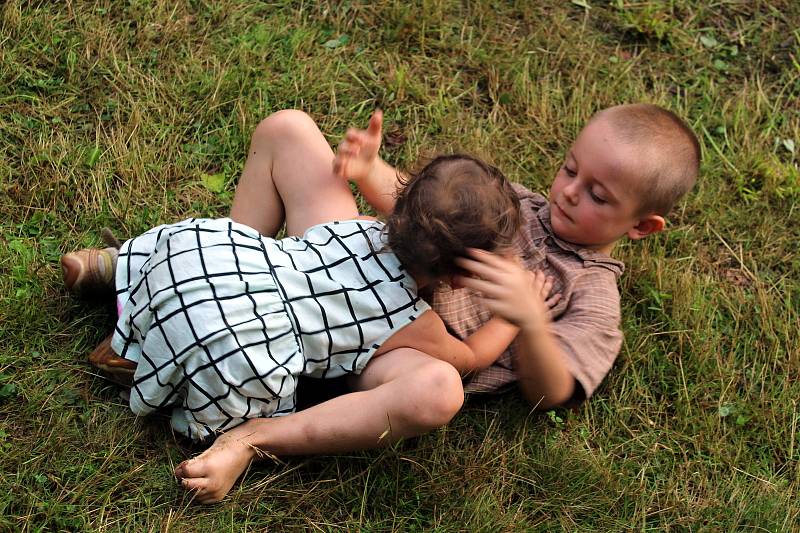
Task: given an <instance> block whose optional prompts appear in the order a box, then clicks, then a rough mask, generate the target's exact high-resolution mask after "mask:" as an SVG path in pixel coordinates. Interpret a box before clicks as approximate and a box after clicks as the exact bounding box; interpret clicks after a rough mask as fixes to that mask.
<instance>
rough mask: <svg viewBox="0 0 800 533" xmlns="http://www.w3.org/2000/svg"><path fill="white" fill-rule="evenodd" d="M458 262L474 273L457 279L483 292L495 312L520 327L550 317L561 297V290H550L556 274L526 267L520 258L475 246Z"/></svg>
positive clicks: (460, 282) (488, 304) (458, 281)
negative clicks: (504, 255) (550, 275)
mask: <svg viewBox="0 0 800 533" xmlns="http://www.w3.org/2000/svg"><path fill="white" fill-rule="evenodd" d="M456 263H457V264H458V266H460V267H461V268H463V269H465V270H466V271H467V272H469V273H471V274H472V276H458V277H457V279H456V280H455V281H456V282H457V283H459V284H461V285H462V286H464V287H469V288H471V289H474V290H476V291H478V292H480V293H481V296H482V298H483V300H484V303H485V304H486V307H487V308H488V309H489V310H490V311H491V312H492V313H493V314H494V315H496V316H499V317H501V318H503V319H505V320H507V321H508V322H510V323H512V324H514V325H516V326H518V327H520V328H523V329H525V328H526V327H527V326H529V325H532V324H535V325H540V324H541V323H542V322H544V321H547V320H549V311H550V309H552V308H553V306H555V305H556V304H557V303H558V301H559V300H560V299H561V295H560V294H553V295H551V294H550V293H551V291H552V289H553V280H552V278H549V277H548V276H545V274H544V273H543V272H541V271H536V272H530V271H528V270H526V269H525V267H524V266H523V265H522V264H521V263H520V261H519V260H518V259H517V258H508V257H503V256H501V255H497V254H493V253H490V252H486V251H483V250H475V249H471V250H469V256H468V257H463V258H458V259H456Z"/></svg>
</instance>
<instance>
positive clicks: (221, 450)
mask: <svg viewBox="0 0 800 533" xmlns="http://www.w3.org/2000/svg"><path fill="white" fill-rule="evenodd" d="M242 429H243V428H241V426H240V427H239V428H234V429H232V430H230V431H228V432H227V433H223V434H222V435H220V436H219V437H217V440H215V441H214V444H212V445H211V447H210V448H209V449H207V450H206V451H204V452H203V453H201V454H200V455H198V456H197V457H194V458H192V459H188V460H186V461H184V462H182V463H181V464H179V465H178V467H177V468H176V469H175V477H177V478H178V481H180V483H181V486H182V487H183V488H184V489H186V490H188V491H190V492H194V493H195V498H196V499H197V501H199V502H200V503H206V504H207V503H216V502H218V501H220V500H222V499H223V498H224V497H225V495H226V494H228V492H229V491H230V490H231V487H233V484H234V483H236V480H237V479H239V476H241V475H242V474H243V473H244V471H245V470H247V467H248V466H250V463H251V462H252V461H253V459H255V457H256V455H257V454H258V450H257V449H256V448H255V447H254V446H252V445H251V444H249V443H248V441H247V437H249V436H250V434H251V431H249V430H247V429H244V431H242Z"/></svg>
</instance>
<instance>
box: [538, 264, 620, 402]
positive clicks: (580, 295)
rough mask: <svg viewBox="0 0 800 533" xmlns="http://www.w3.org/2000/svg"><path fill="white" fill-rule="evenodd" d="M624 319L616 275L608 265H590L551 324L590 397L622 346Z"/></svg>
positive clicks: (571, 370) (570, 363) (572, 371)
mask: <svg viewBox="0 0 800 533" xmlns="http://www.w3.org/2000/svg"><path fill="white" fill-rule="evenodd" d="M620 318H621V313H620V297H619V289H618V288H617V283H616V276H615V275H614V273H613V272H611V271H609V270H607V269H604V268H588V269H586V270H585V271H584V272H583V273H582V275H581V276H580V277H579V278H578V279H576V280H575V285H574V290H573V292H572V295H571V298H570V301H569V303H568V305H567V308H566V311H565V312H564V314H562V315H561V316H560V317H559V318H558V319H557V320H555V321H553V323H552V324H551V332H552V333H553V335H554V337H555V339H556V342H558V344H559V345H560V346H561V348H562V349H563V350H564V353H565V355H566V358H567V359H566V362H567V367H568V368H569V371H570V373H571V374H572V375H573V376H574V377H575V379H576V380H577V381H578V383H580V385H581V387H583V392H584V393H585V395H586V398H588V397H590V396H591V395H592V394H593V393H594V391H595V389H597V387H598V385H600V382H602V381H603V378H605V376H606V374H608V372H609V370H611V367H612V366H613V365H614V360H615V359H616V358H617V355H618V354H619V351H620V348H621V347H622V339H623V336H622V331H621V330H620Z"/></svg>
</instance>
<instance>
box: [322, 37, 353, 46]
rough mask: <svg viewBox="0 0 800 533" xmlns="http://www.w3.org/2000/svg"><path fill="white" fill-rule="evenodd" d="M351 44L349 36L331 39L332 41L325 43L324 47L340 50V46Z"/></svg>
mask: <svg viewBox="0 0 800 533" xmlns="http://www.w3.org/2000/svg"><path fill="white" fill-rule="evenodd" d="M349 42H350V37H348V36H347V35H340V36H339V37H338V38H337V39H331V40H330V41H325V44H323V45H322V46H324V47H325V48H338V47H340V46H344V45H345V44H347V43H349Z"/></svg>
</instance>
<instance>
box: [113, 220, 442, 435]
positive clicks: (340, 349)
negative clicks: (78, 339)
mask: <svg viewBox="0 0 800 533" xmlns="http://www.w3.org/2000/svg"><path fill="white" fill-rule="evenodd" d="M338 225H339V224H338V223H331V224H329V225H325V226H320V227H316V228H315V231H313V232H310V233H312V234H311V235H308V234H307V235H308V237H307V238H306V239H297V238H290V239H284V240H282V241H276V240H273V239H268V238H264V237H262V236H260V235H259V234H258V233H257V232H255V230H251V229H250V228H247V227H245V226H241V225H238V224H235V223H233V222H231V221H230V220H227V219H222V220H213V221H210V220H204V219H199V220H195V219H190V220H187V221H184V222H181V223H177V224H172V225H168V226H162V227H159V228H154V229H153V230H151V231H149V232H147V233H145V234H143V235H142V236H140V237H138V238H136V239H134V240H133V241H128V243H126V245H125V246H124V247H123V249H122V250H121V254H120V260H119V264H120V265H121V266H123V267H124V270H122V271H121V272H123V273H124V274H123V276H122V279H120V277H119V276H118V288H119V291H118V292H119V293H120V295H123V296H126V297H127V298H128V300H127V301H128V303H127V305H125V307H124V309H123V313H122V316H121V317H120V320H119V321H118V325H117V336H118V337H119V338H120V339H121V341H122V342H121V349H119V350H118V352H119V353H120V355H121V356H123V357H129V358H131V359H133V360H136V361H138V368H137V372H136V376H135V380H134V387H133V391H132V394H131V407H132V409H134V411H135V412H138V413H140V414H146V413H148V412H151V411H154V410H158V409H163V408H165V407H167V406H178V407H179V409H181V410H182V413H181V416H182V417H183V418H184V419H185V420H186V421H187V422H188V426H189V427H188V430H187V431H184V432H186V433H188V434H189V435H190V436H192V437H193V438H203V437H206V436H208V435H210V434H211V433H212V432H214V431H220V430H226V429H230V428H231V427H233V426H235V425H237V424H239V423H241V422H243V421H244V420H246V419H248V418H254V417H260V416H278V415H282V414H288V413H290V412H292V411H293V410H294V400H295V398H294V392H295V383H296V377H297V376H298V375H301V374H305V375H314V376H317V377H334V376H338V375H342V374H344V373H348V372H354V371H357V370H360V368H362V367H363V365H364V364H365V363H366V360H368V358H369V357H370V356H371V355H372V353H373V352H374V350H375V349H376V348H377V347H378V346H379V345H380V343H381V342H382V341H383V340H385V337H388V336H389V335H390V334H391V332H392V330H393V329H396V328H398V327H402V326H403V325H405V324H407V323H408V322H409V321H410V320H413V319H414V318H416V316H418V315H419V314H420V313H421V312H422V311H424V310H425V309H426V308H427V306H426V305H425V304H424V303H422V302H421V301H420V300H419V298H418V297H417V295H416V292H415V291H414V290H413V289H414V288H413V286H409V284H408V283H405V282H404V280H407V279H408V278H407V275H406V274H405V273H404V272H403V271H402V268H401V267H400V266H399V263H397V261H396V258H395V257H394V256H393V255H392V254H385V253H381V251H380V250H379V249H376V247H375V245H374V243H375V242H376V240H375V234H376V233H379V229H378V230H377V232H376V226H374V225H372V224H371V223H360V224H354V223H351V224H349V225H346V226H342V227H340V228H337V227H336V226H338ZM337 230H339V231H337ZM342 230H346V231H342ZM323 236H324V237H323ZM345 273H347V275H344V274H345ZM276 281H277V282H276ZM387 300H388V301H387ZM341 302H344V303H345V305H343V306H342V305H341ZM318 326H322V327H318ZM309 349H310V350H311V351H310V352H309V351H308V350H309ZM304 352H305V353H304ZM175 418H176V415H175V414H173V422H174V423H173V425H175V426H176V429H178V430H181V428H180V427H178V426H177V425H176V424H175Z"/></svg>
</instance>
